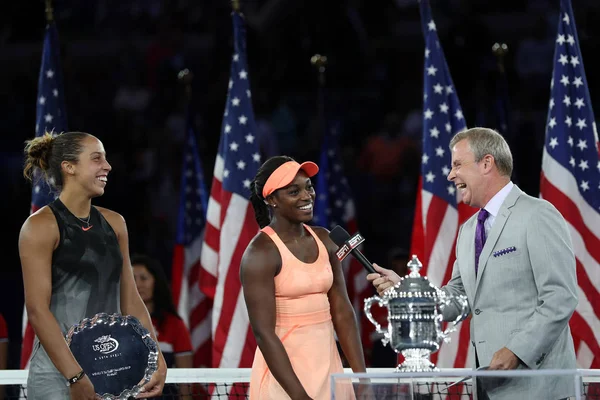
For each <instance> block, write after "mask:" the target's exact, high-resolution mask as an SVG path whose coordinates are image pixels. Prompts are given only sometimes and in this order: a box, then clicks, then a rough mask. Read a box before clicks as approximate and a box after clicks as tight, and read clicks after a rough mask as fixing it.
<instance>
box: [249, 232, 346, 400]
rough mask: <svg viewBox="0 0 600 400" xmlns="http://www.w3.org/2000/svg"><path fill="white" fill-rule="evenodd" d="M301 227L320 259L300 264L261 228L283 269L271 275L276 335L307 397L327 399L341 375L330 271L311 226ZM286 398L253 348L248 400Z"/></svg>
mask: <svg viewBox="0 0 600 400" xmlns="http://www.w3.org/2000/svg"><path fill="white" fill-rule="evenodd" d="M304 227H305V229H306V230H307V231H308V232H310V234H311V235H312V237H313V238H314V239H315V241H316V242H317V246H318V248H319V256H318V258H317V260H316V261H315V262H314V263H311V264H307V263H304V262H302V261H300V260H298V259H297V258H296V257H295V256H294V255H293V254H292V253H291V252H290V251H289V250H288V248H287V247H286V245H285V244H284V243H283V242H282V241H281V239H280V238H279V236H277V234H276V233H275V231H274V230H273V229H272V228H271V227H268V226H267V227H265V228H263V229H262V232H264V233H266V234H267V235H269V237H270V238H271V240H273V242H274V243H275V245H277V248H278V249H279V254H280V255H281V261H282V263H281V271H280V272H279V274H278V275H277V276H276V277H275V299H276V314H277V315H276V324H275V333H276V334H277V336H278V337H279V339H280V340H281V342H282V343H283V347H285V350H286V352H287V355H288V357H289V358H290V361H291V363H292V367H293V368H294V372H295V373H296V375H297V376H298V379H300V382H301V383H302V386H303V387H304V389H305V390H306V392H307V393H308V395H309V396H310V397H311V398H312V399H314V400H326V399H327V400H329V399H330V398H331V389H330V383H331V382H330V379H331V378H330V374H333V373H341V372H343V367H342V362H341V360H340V355H339V353H338V349H337V347H336V343H335V339H334V329H333V323H332V321H331V313H330V311H329V299H328V297H327V292H328V291H329V289H330V288H331V285H332V284H333V273H332V271H331V264H330V263H329V255H328V252H327V249H326V248H325V245H324V244H323V242H321V240H320V239H319V238H318V237H317V235H316V234H315V233H314V232H313V230H312V229H311V228H310V227H308V226H306V225H304ZM336 386H338V385H336ZM342 386H344V385H342ZM339 389H340V388H336V398H342V399H346V398H349V399H353V398H354V396H353V395H352V394H350V393H346V394H344V395H342V396H340V393H338V391H339ZM341 389H346V390H348V391H350V390H351V389H350V388H349V387H346V388H344V387H342V388H341ZM289 398H290V397H289V396H288V395H287V393H286V392H285V390H283V388H282V387H281V385H280V384H279V382H277V380H276V379H275V378H274V377H273V375H272V374H271V371H270V370H269V367H268V366H267V363H266V362H265V359H264V357H263V355H262V353H261V351H260V349H259V348H257V349H256V353H255V355H254V363H253V364H252V374H251V378H250V400H283V399H289Z"/></svg>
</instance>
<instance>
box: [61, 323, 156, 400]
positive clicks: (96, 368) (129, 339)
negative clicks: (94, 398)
mask: <svg viewBox="0 0 600 400" xmlns="http://www.w3.org/2000/svg"><path fill="white" fill-rule="evenodd" d="M66 341H67V345H68V346H69V348H70V349H71V353H73V356H74V357H75V359H76V360H77V362H78V363H79V365H81V368H83V370H84V371H85V373H86V374H87V376H88V377H89V378H90V380H91V381H92V384H93V385H94V389H95V391H96V394H98V396H100V398H101V399H102V400H117V399H118V400H127V399H129V398H130V397H135V396H137V395H138V394H139V393H140V392H141V389H142V387H143V385H145V384H146V383H148V382H149V381H150V378H151V377H152V374H153V373H154V372H155V371H156V369H157V365H158V346H157V344H156V342H155V341H154V339H152V336H150V333H149V332H148V330H147V329H146V328H144V326H143V325H142V324H141V323H140V321H139V320H138V319H137V318H135V317H133V316H131V315H121V314H107V313H99V314H96V315H95V316H94V317H92V318H84V319H83V320H82V321H81V322H80V323H79V324H78V325H74V326H73V327H71V329H69V332H68V333H67V335H66Z"/></svg>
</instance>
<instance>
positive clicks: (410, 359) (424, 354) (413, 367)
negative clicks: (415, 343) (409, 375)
mask: <svg viewBox="0 0 600 400" xmlns="http://www.w3.org/2000/svg"><path fill="white" fill-rule="evenodd" d="M401 353H402V355H403V356H404V362H403V363H402V364H400V365H398V366H397V367H396V372H436V371H439V368H437V367H436V366H435V364H433V363H432V362H431V361H429V356H430V355H431V350H426V349H406V350H402V351H401Z"/></svg>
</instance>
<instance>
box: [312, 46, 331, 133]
mask: <svg viewBox="0 0 600 400" xmlns="http://www.w3.org/2000/svg"><path fill="white" fill-rule="evenodd" d="M310 63H311V64H312V66H313V67H315V68H316V70H317V73H318V77H317V79H318V83H319V89H318V95H317V117H318V119H319V126H320V128H321V133H322V134H325V70H326V69H327V56H323V55H321V54H315V55H314V56H312V57H311V58H310Z"/></svg>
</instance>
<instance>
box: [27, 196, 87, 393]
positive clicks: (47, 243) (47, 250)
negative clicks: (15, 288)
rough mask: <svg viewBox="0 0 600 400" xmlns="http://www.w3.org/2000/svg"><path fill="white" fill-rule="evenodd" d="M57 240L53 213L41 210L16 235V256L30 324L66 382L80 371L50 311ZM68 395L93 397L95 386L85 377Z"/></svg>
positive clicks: (58, 237)
mask: <svg viewBox="0 0 600 400" xmlns="http://www.w3.org/2000/svg"><path fill="white" fill-rule="evenodd" d="M59 239H60V234H59V232H58V225H57V223H56V219H55V218H54V215H53V214H52V211H50V210H49V209H48V208H46V209H43V210H41V211H39V212H38V213H36V214H33V215H31V216H30V217H29V218H28V219H27V221H25V223H24V224H23V227H22V228H21V232H20V234H19V256H20V258H21V268H22V272H23V285H24V288H25V307H26V308H27V317H28V319H29V322H30V323H31V326H32V327H33V330H34V331H35V333H36V335H37V337H38V338H39V340H40V343H41V345H42V346H43V347H44V350H45V351H46V353H48V356H49V357H50V360H52V362H53V363H54V366H55V367H56V369H58V371H59V372H60V373H61V374H62V375H63V376H64V377H65V378H66V379H69V378H72V377H74V376H75V375H77V374H79V372H80V371H81V370H82V368H81V366H80V365H79V363H78V362H77V360H76V359H75V357H74V356H73V354H72V353H71V350H70V349H69V346H67V342H66V341H65V338H64V336H63V332H62V331H61V329H60V326H59V325H58V322H57V321H56V318H54V315H52V312H51V311H50V299H51V295H52V253H53V251H54V249H55V248H56V246H58V242H59ZM73 391H76V392H77V393H73ZM71 395H72V396H71V397H76V398H94V397H95V392H94V387H93V385H92V383H91V381H90V380H89V378H87V376H85V377H84V379H82V380H81V381H79V382H77V383H76V384H74V385H71ZM90 396H92V397H90Z"/></svg>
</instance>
